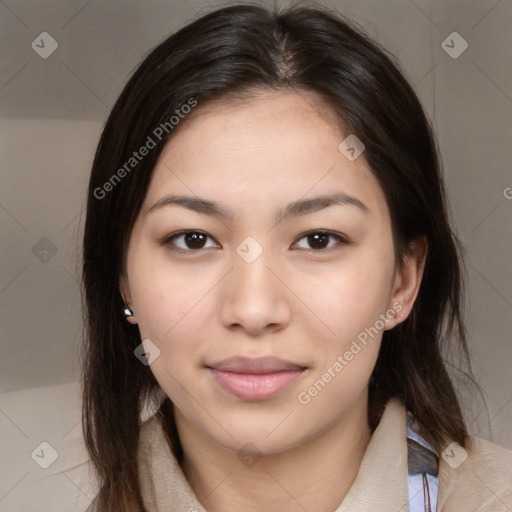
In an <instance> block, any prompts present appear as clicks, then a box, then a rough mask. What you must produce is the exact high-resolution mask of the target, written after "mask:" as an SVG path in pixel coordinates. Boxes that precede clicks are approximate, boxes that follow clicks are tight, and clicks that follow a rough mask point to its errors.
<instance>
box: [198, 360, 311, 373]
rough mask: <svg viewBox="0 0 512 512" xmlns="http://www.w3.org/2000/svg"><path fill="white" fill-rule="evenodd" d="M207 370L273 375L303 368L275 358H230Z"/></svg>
mask: <svg viewBox="0 0 512 512" xmlns="http://www.w3.org/2000/svg"><path fill="white" fill-rule="evenodd" d="M208 368H213V369H215V370H220V371H225V372H233V373H256V374H257V373H274V372H282V371H298V370H304V369H305V367H304V366H299V365H298V364H295V363H291V362H289V361H285V360H283V359H279V358H277V357H260V358H257V359H252V358H249V357H241V356H236V357H230V358H229V359H224V360H222V361H219V362H217V363H213V364H211V365H208Z"/></svg>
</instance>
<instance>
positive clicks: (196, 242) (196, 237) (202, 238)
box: [163, 230, 212, 251]
mask: <svg viewBox="0 0 512 512" xmlns="http://www.w3.org/2000/svg"><path fill="white" fill-rule="evenodd" d="M209 238H210V239H211V237H210V236H209V235H207V234H206V233H204V232H203V231H192V230H190V231H180V232H179V233H175V234H173V235H170V236H168V237H166V238H165V240H164V241H163V243H164V245H168V244H171V245H173V246H174V247H175V248H176V249H177V250H182V251H194V250H198V249H205V248H206V247H207V246H205V243H206V240H207V239H209ZM176 240H182V241H181V243H180V244H177V243H175V241H176ZM210 247H212V246H210Z"/></svg>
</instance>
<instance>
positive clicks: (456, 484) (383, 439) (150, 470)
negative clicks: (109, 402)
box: [138, 399, 512, 512]
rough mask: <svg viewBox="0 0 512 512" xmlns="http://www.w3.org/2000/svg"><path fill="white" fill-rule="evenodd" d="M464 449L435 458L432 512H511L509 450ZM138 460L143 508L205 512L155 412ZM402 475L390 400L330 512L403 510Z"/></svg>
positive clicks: (401, 437) (397, 418)
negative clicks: (458, 457)
mask: <svg viewBox="0 0 512 512" xmlns="http://www.w3.org/2000/svg"><path fill="white" fill-rule="evenodd" d="M457 446H458V445H457ZM444 448H446V447H444ZM458 448H459V451H460V450H463V449H462V448H461V447H460V446H459V447H458ZM467 450H468V451H467V454H468V458H467V459H466V460H465V461H464V462H463V463H462V464H460V466H458V467H456V468H455V467H452V466H453V465H454V464H453V462H452V460H450V459H449V458H445V457H441V458H440V461H439V498H438V508H437V512H460V511H461V510H468V511H469V510H471V511H480V510H481V511H488V512H490V511H491V510H492V511H493V512H498V511H500V512H512V451H510V450H506V449H504V448H501V447H499V446H497V445H494V444H492V443H489V442H487V441H484V440H481V439H471V440H470V441H469V444H468V447H467ZM463 452H464V450H463ZM450 453H451V452H450ZM461 453H462V452H461ZM138 463H139V475H140V481H141V487H142V494H143V497H144V505H145V506H146V508H147V510H148V511H150V512H164V511H165V512H206V510H205V509H204V508H203V507H202V505H201V504H200V503H199V500H198V499H197V498H196V496H195V495H194V492H193V490H192V488H191V487H190V484H189V483H188V481H187V479H186V477H185V475H184V473H183V471H182V470H181V467H180V466H179V464H178V461H177V460H176V458H175V457H174V455H173V454H172V451H171V449H170V447H169V445H168V443H167V439H166V437H165V435H164V433H163V430H162V424H161V421H160V417H159V415H158V413H156V414H154V415H153V416H151V417H150V418H149V419H148V420H147V421H146V422H145V423H144V424H143V425H142V428H141V434H140V444H139V452H138ZM407 476H408V469H407V440H406V410H405V407H404V406H403V404H402V403H401V402H400V401H399V400H398V399H391V400H390V401H389V402H388V403H387V405H386V408H385V410H384V413H383V415H382V418H381V420H380V422H379V424H378V426H377V428H376V429H375V431H374V432H373V435H372V437H371V439H370V442H369V444H368V447H367V449H366V452H365V454H364V457H363V460H362V462H361V466H360V468H359V471H358V473H357V476H356V478H355V480H354V482H353V484H352V486H351V487H350V489H349V491H348V493H347V495H346V496H345V499H344V500H343V502H342V503H341V504H340V505H339V507H338V508H337V509H336V510H335V511H334V512H368V511H369V510H371V511H372V512H390V511H392V512H408V510H409V499H408V487H407Z"/></svg>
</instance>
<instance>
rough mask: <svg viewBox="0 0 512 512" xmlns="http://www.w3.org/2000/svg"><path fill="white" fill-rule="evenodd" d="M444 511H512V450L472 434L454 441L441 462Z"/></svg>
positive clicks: (442, 504) (441, 499)
mask: <svg viewBox="0 0 512 512" xmlns="http://www.w3.org/2000/svg"><path fill="white" fill-rule="evenodd" d="M439 476H440V486H439V499H440V503H439V504H440V505H441V507H440V510H443V511H446V512H451V511H458V510H463V509H464V507H466V508H465V510H481V511H490V510H492V511H494V512H499V511H504V512H505V511H510V510H512V450H509V449H507V448H503V447H501V446H498V445H496V444H494V443H491V442H489V441H486V440H484V439H480V438H476V437H470V438H469V439H468V441H467V443H466V446H465V447H464V448H463V447H461V446H460V445H459V444H457V443H450V444H449V445H447V446H446V447H445V448H444V449H443V450H442V452H441V458H440V465H439Z"/></svg>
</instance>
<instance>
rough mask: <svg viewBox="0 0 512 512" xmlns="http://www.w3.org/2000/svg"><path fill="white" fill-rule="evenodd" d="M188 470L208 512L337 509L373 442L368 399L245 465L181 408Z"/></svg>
mask: <svg viewBox="0 0 512 512" xmlns="http://www.w3.org/2000/svg"><path fill="white" fill-rule="evenodd" d="M176 427H177V431H178V434H179V438H180V442H181V445H182V448H183V454H184V457H183V462H182V469H183V472H184V474H185V476H186V478H187V480H188V482H189V483H190V486H191V487H192V490H193V491H194V493H195V495H196V496H197V498H198V500H199V501H200V502H201V503H202V504H203V506H204V508H205V509H206V510H208V512H231V511H238V510H244V511H247V512H253V511H254V512H256V511H261V510H265V511H266V512H274V511H275V512H277V511H279V512H282V511H286V512H296V511H297V512H303V511H304V510H315V512H333V511H334V510H335V509H336V508H337V507H338V506H339V505H340V503H341V502H342V501H343V499H344V498H345V496H346V494H347V492H348V490H349V488H350V486H351V485H352V483H353V481H354V479H355V477H356V475H357V472H358V470H359V466H360V464H361V460H362V458H363V455H364V453H365V451H366V447H367V446H368V443H369V441H370V437H371V430H370V427H369V425H368V421H367V401H364V403H362V404H358V405H357V406H356V407H355V408H354V410H353V411H350V413H347V414H345V415H344V416H343V417H341V418H339V420H338V421H337V422H336V423H335V424H334V425H332V426H331V427H330V428H329V429H328V430H326V431H325V432H322V433H321V434H319V435H318V436H317V437H315V438H313V439H311V440H309V441H308V442H307V443H303V444H301V445H300V446H296V447H294V448H292V449H290V450H288V451H286V452H285V453H278V454H272V455H270V454H266V455H265V454H263V455H262V456H261V458H260V459H258V460H257V462H256V463H254V464H251V465H250V467H249V466H248V467H245V466H244V465H243V464H241V463H240V460H238V458H237V452H236V451H234V450H231V449H229V448H226V447H225V446H223V445H221V444H219V443H217V442H216V441H215V440H214V439H212V438H211V437H209V436H207V435H206V434H205V433H204V432H203V431H202V430H199V429H197V427H195V426H194V425H193V424H192V423H190V422H189V421H188V420H187V419H186V418H185V417H184V416H183V415H182V414H181V413H180V412H179V411H178V410H176Z"/></svg>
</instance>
